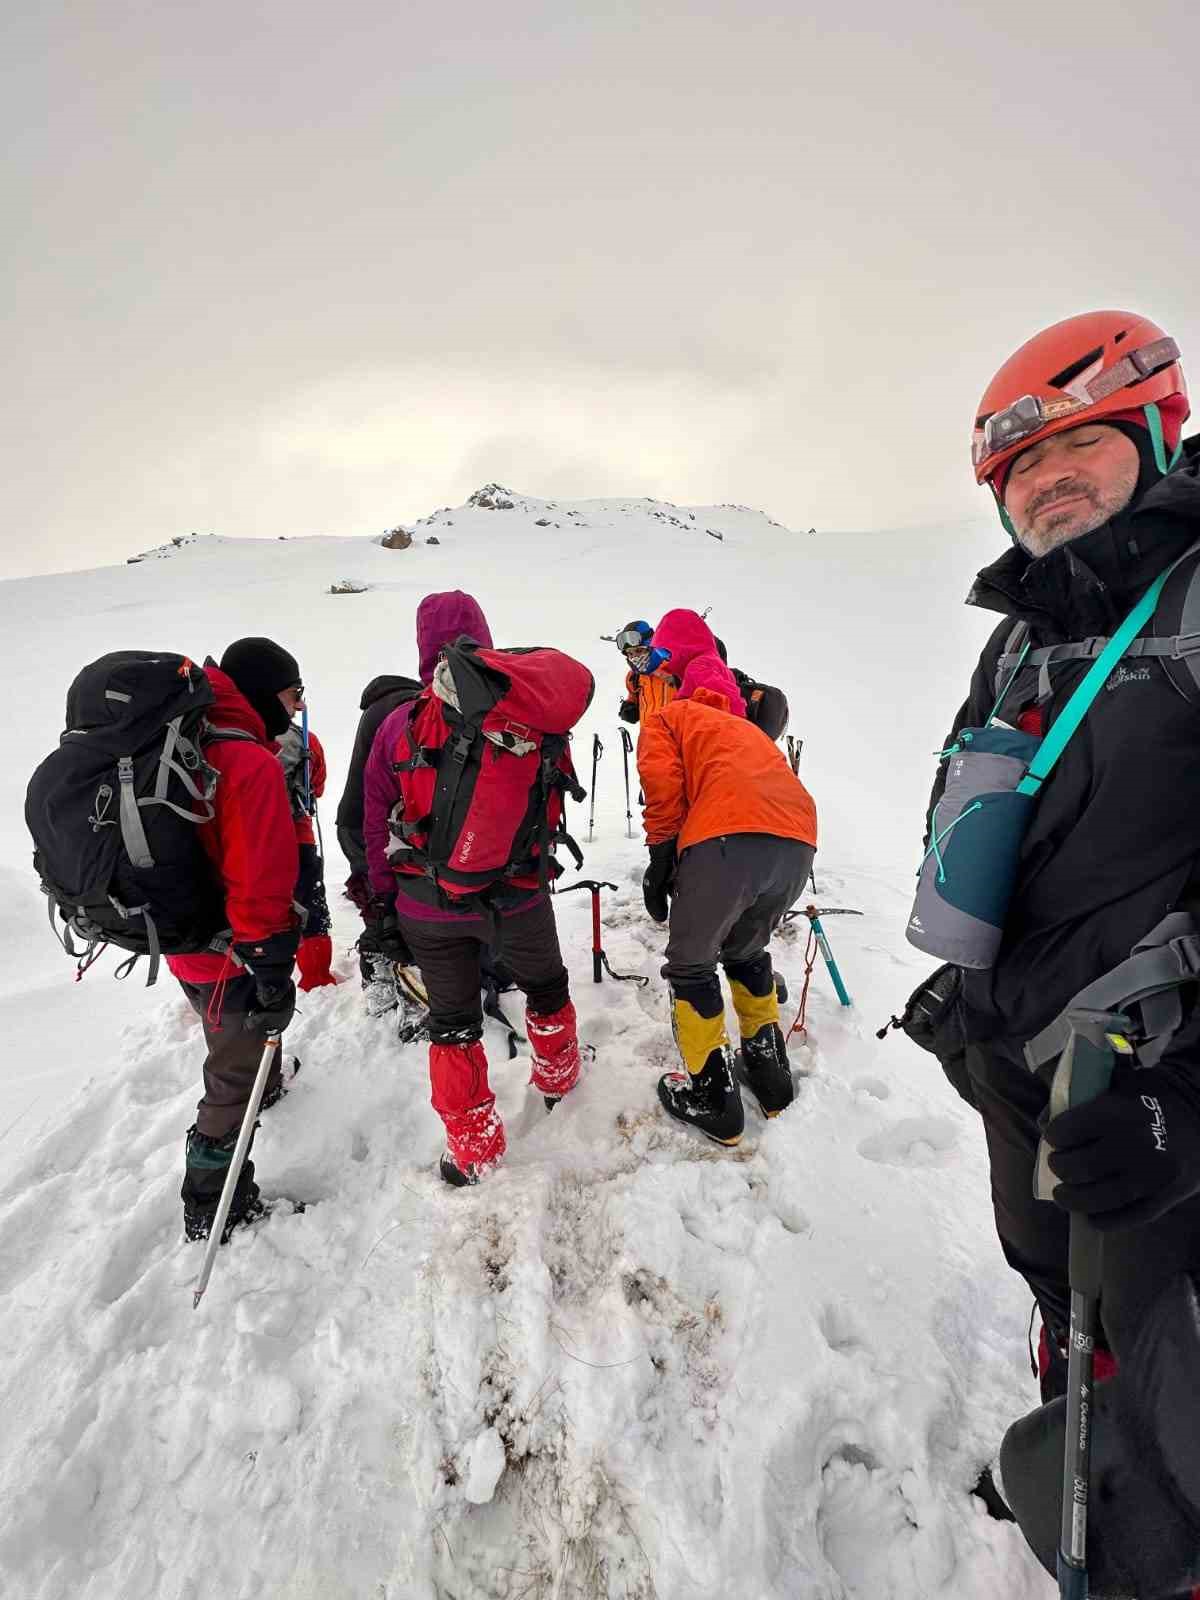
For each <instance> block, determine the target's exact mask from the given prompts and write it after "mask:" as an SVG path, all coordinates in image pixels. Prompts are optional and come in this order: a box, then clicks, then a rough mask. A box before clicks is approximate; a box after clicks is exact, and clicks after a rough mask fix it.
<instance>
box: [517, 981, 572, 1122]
mask: <svg viewBox="0 0 1200 1600" xmlns="http://www.w3.org/2000/svg"><path fill="white" fill-rule="evenodd" d="M525 1032H526V1034H527V1035H528V1038H529V1048H530V1051H531V1052H532V1055H533V1062H532V1065H531V1068H530V1073H529V1081H530V1083H531V1084H532V1085H533V1087H534V1088H535V1089H536V1090H537V1091H538V1092H539V1093H540V1094H541V1096H542V1098H543V1099H544V1100H545V1102H546V1107H547V1109H548V1110H549V1109H550V1108H551V1107H552V1106H554V1105H557V1104H558V1102H559V1101H560V1100H561V1099H562V1097H563V1095H565V1094H569V1093H570V1092H571V1090H572V1089H573V1088H574V1087H575V1085H576V1084H577V1083H578V1082H579V1064H580V1055H579V1035H578V1033H577V1032H576V1025H575V1007H574V1005H573V1004H572V1003H571V1001H570V1000H568V1001H567V1003H566V1005H565V1006H560V1007H559V1009H558V1010H557V1011H554V1012H551V1013H550V1014H549V1015H548V1016H543V1015H541V1014H539V1013H537V1012H535V1011H531V1010H529V1009H526V1012H525Z"/></svg>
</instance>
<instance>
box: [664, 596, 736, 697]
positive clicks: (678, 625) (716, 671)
mask: <svg viewBox="0 0 1200 1600" xmlns="http://www.w3.org/2000/svg"><path fill="white" fill-rule="evenodd" d="M652 644H653V647H654V649H656V650H663V651H666V652H668V659H667V660H666V661H664V662H663V665H662V670H663V671H664V672H669V673H670V674H671V676H672V677H673V678H676V679H678V681H679V698H680V699H681V700H690V699H691V697H692V695H693V694H694V693H695V691H696V690H697V689H699V688H701V687H703V688H704V689H706V690H708V691H709V693H711V694H713V695H718V696H721V697H723V698H724V700H725V701H726V702H727V709H728V710H729V711H730V712H731V713H732V714H733V715H734V716H735V717H744V716H745V715H746V702H745V701H744V700H743V699H742V696H741V691H740V690H739V689H738V686H737V679H736V678H735V677H734V675H733V673H732V672H730V670H729V668H728V667H727V666H726V665H725V663H724V662H723V661H722V660H721V658H720V656H719V655H718V654H717V641H716V639H715V637H714V636H713V631H712V629H711V628H710V627H709V626H708V624H707V623H706V622H705V621H704V619H703V618H702V617H700V616H699V615H697V613H696V612H695V611H682V610H680V611H668V612H667V614H666V616H665V617H664V618H663V619H662V621H661V622H660V623H659V625H658V627H657V628H655V630H654V638H653V640H652ZM709 703H710V704H711V703H712V702H711V701H710V702H709Z"/></svg>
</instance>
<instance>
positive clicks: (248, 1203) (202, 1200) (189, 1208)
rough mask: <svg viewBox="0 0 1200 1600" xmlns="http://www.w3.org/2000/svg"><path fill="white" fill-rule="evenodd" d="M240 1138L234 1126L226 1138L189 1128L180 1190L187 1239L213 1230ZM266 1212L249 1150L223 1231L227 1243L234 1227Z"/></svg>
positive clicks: (223, 1240)
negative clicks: (211, 1135)
mask: <svg viewBox="0 0 1200 1600" xmlns="http://www.w3.org/2000/svg"><path fill="white" fill-rule="evenodd" d="M237 1141H238V1129H237V1128H231V1129H230V1130H229V1132H228V1133H227V1134H225V1135H224V1137H222V1138H220V1139H211V1138H209V1136H208V1135H207V1134H205V1133H201V1132H200V1131H199V1130H198V1129H197V1128H196V1127H195V1125H194V1124H193V1126H192V1127H190V1128H189V1129H188V1133H187V1145H186V1147H185V1155H184V1161H185V1167H184V1175H183V1187H182V1188H181V1189H180V1191H179V1196H180V1199H181V1200H182V1201H183V1233H184V1237H185V1238H186V1239H207V1238H208V1236H209V1234H210V1233H211V1232H212V1225H213V1220H214V1218H215V1217H216V1214H217V1206H218V1205H219V1203H220V1200H221V1190H222V1189H223V1188H224V1187H225V1175H226V1173H227V1172H228V1171H229V1163H230V1161H231V1159H232V1158H233V1151H234V1146H235V1145H236V1144H237ZM265 1211H266V1206H265V1204H264V1203H263V1201H262V1199H261V1198H260V1196H259V1192H258V1185H257V1184H256V1183H255V1181H254V1163H253V1161H251V1160H250V1156H249V1153H247V1156H246V1160H245V1162H244V1163H243V1164H242V1170H241V1172H240V1173H239V1174H238V1181H237V1187H236V1188H235V1189H234V1191H233V1202H232V1204H231V1205H230V1207H229V1216H228V1217H227V1218H226V1220H225V1229H224V1232H223V1233H222V1234H221V1243H222V1244H224V1243H225V1242H226V1241H227V1240H228V1238H229V1235H230V1234H231V1233H232V1232H233V1230H234V1228H236V1227H238V1226H239V1224H241V1223H244V1222H255V1221H257V1220H258V1218H259V1217H261V1216H262V1215H263V1214H264V1212H265Z"/></svg>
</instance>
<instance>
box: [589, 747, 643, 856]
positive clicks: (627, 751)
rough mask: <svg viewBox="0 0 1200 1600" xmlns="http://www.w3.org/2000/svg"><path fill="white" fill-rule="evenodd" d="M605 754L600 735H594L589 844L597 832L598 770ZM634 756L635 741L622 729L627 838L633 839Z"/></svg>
mask: <svg viewBox="0 0 1200 1600" xmlns="http://www.w3.org/2000/svg"><path fill="white" fill-rule="evenodd" d="M603 754H604V746H603V744H601V742H600V735H599V734H598V733H594V734H593V735H592V793H591V804H590V805H589V807H588V843H589V844H591V842H592V837H593V835H594V833H595V831H596V769H597V768H598V767H599V765H600V757H601V756H602V755H603ZM632 754H633V740H632V739H631V738H630V736H629V729H628V728H622V729H621V760H622V763H623V765H624V767H625V837H626V838H627V839H632V838H633V807H632V805H631V804H630V801H629V758H630V756H631V755H632Z"/></svg>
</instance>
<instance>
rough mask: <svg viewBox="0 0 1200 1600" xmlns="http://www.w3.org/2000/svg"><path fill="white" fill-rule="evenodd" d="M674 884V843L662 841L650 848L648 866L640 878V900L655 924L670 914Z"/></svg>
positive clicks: (670, 840)
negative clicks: (644, 904)
mask: <svg viewBox="0 0 1200 1600" xmlns="http://www.w3.org/2000/svg"><path fill="white" fill-rule="evenodd" d="M674 882H675V841H674V839H664V840H663V841H662V842H661V844H652V845H651V846H650V865H649V866H648V867H647V868H646V871H645V874H644V875H643V877H642V899H643V900H644V901H645V902H646V910H647V911H648V912H649V913H650V915H651V916H652V917H653V918H654V920H655V922H665V921H666V920H667V918H668V916H669V915H670V913H671V888H672V885H673V884H674Z"/></svg>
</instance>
